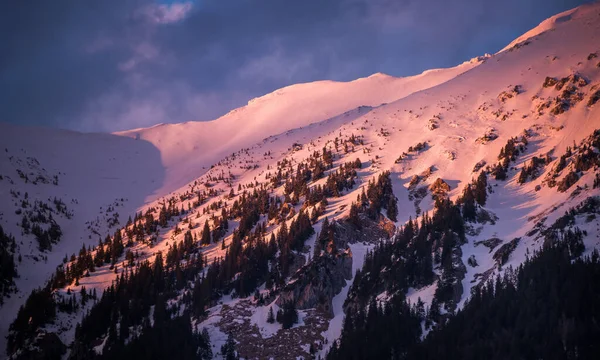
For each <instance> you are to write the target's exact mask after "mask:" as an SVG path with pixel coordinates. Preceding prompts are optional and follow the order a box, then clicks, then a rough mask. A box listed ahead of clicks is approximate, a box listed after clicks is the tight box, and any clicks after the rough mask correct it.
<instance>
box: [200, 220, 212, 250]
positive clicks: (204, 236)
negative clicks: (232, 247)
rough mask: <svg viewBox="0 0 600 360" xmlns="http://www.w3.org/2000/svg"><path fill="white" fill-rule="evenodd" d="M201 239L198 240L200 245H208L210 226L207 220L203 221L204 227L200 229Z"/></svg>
mask: <svg viewBox="0 0 600 360" xmlns="http://www.w3.org/2000/svg"><path fill="white" fill-rule="evenodd" d="M201 239H202V240H200V244H202V245H210V227H209V226H208V220H206V221H205V222H204V229H203V230H202V238H201Z"/></svg>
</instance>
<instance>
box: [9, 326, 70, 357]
mask: <svg viewBox="0 0 600 360" xmlns="http://www.w3.org/2000/svg"><path fill="white" fill-rule="evenodd" d="M66 351H67V347H66V346H65V344H63V342H62V341H61V340H60V338H59V337H58V335H56V334H55V333H52V332H50V333H49V332H45V331H39V332H38V334H37V335H36V338H35V340H34V341H33V344H32V345H31V346H29V347H27V348H26V349H24V350H22V351H21V352H19V353H18V354H17V355H16V356H15V357H13V359H16V360H21V359H22V360H25V359H27V360H60V359H62V356H63V355H64V353H65V352H66Z"/></svg>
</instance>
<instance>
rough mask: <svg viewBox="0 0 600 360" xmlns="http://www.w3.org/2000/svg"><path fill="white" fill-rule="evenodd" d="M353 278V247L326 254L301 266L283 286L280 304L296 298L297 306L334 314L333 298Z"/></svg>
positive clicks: (294, 301)
mask: <svg viewBox="0 0 600 360" xmlns="http://www.w3.org/2000/svg"><path fill="white" fill-rule="evenodd" d="M350 279H352V251H351V250H350V249H347V250H346V251H343V252H339V253H337V254H335V255H329V254H325V255H322V256H319V257H318V258H316V259H314V260H313V261H312V262H310V263H309V264H308V265H306V266H304V267H303V268H301V269H300V270H299V271H298V272H297V273H296V274H295V275H294V276H293V277H292V279H291V280H290V281H289V282H288V284H287V285H286V286H285V287H284V288H283V289H282V291H281V293H280V295H279V298H278V299H277V302H276V303H277V305H279V306H283V304H285V303H289V302H293V303H294V304H295V306H296V308H297V309H300V310H302V309H311V308H316V309H317V310H321V311H323V312H324V313H326V314H328V315H330V316H333V305H332V300H333V297H334V296H335V295H337V294H338V293H339V292H340V291H341V290H342V288H343V287H344V286H346V282H347V280H350Z"/></svg>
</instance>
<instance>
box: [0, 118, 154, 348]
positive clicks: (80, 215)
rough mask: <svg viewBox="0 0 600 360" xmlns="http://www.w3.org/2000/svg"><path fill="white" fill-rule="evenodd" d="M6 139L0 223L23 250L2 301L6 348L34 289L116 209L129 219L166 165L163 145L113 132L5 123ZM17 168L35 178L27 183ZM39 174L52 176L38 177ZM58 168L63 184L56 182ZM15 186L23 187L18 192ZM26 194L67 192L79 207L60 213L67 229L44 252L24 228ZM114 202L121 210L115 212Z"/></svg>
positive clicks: (44, 196) (0, 329)
mask: <svg viewBox="0 0 600 360" xmlns="http://www.w3.org/2000/svg"><path fill="white" fill-rule="evenodd" d="M0 144H1V145H0V149H1V151H0V175H1V176H2V180H0V199H2V201H1V202H0V224H1V225H2V227H3V228H4V230H5V231H6V232H7V233H11V234H13V235H14V236H15V237H16V240H17V245H18V249H17V256H18V255H21V257H22V261H21V263H18V273H19V278H18V279H16V285H17V287H18V289H19V292H18V293H17V294H14V295H12V296H11V297H10V298H7V299H5V304H4V305H3V306H1V307H0V334H2V336H1V337H0V348H2V349H4V348H5V343H4V342H5V338H4V335H5V334H6V331H7V329H8V325H9V324H10V322H11V321H12V319H13V317H14V316H16V312H17V310H18V309H19V306H21V304H22V303H23V301H24V300H25V299H26V298H27V296H28V295H29V293H30V292H31V290H32V289H34V288H36V287H39V286H42V285H43V284H44V283H45V281H46V280H47V279H48V277H49V276H50V275H51V274H52V273H53V272H54V270H55V268H56V265H58V264H59V263H61V261H62V258H63V257H64V256H65V255H66V254H69V255H70V254H72V253H75V252H78V251H79V249H81V246H82V245H83V244H84V243H85V244H87V245H92V246H93V245H95V244H97V243H98V238H99V237H100V236H101V237H104V236H106V235H107V234H108V231H109V230H110V229H109V227H108V224H107V220H108V219H109V218H112V217H113V216H114V214H115V213H119V215H120V216H119V219H120V222H121V225H123V224H124V223H125V222H126V221H127V217H128V216H129V215H131V214H133V213H134V212H135V211H136V210H137V209H138V208H139V207H141V206H142V205H144V204H145V203H146V201H147V199H149V198H150V197H152V195H153V194H154V193H155V191H156V190H157V189H158V188H159V187H161V186H162V183H163V180H164V175H165V172H164V169H163V168H162V165H161V162H160V154H159V152H158V150H157V149H156V148H155V147H154V146H152V145H151V144H150V143H148V142H145V141H136V140H132V139H129V138H124V137H120V136H115V135H110V134H82V133H77V132H71V131H63V130H51V129H43V128H33V127H31V128H24V127H17V126H13V125H9V124H0ZM17 170H20V171H22V172H23V173H24V174H25V175H27V176H28V178H29V180H28V181H27V182H25V181H24V179H22V178H21V177H20V176H19V175H18V173H17ZM38 175H42V176H45V177H47V178H48V179H50V182H49V183H47V184H46V183H43V182H42V181H37V184H34V183H33V181H34V179H35V178H36V177H37V176H38ZM54 175H56V176H57V179H58V182H57V183H58V184H57V185H54V184H53V183H52V180H53V176H54ZM11 191H13V192H15V193H19V194H20V195H19V196H18V198H15V197H14V196H13V195H12V194H11ZM25 193H27V194H28V202H29V203H30V204H31V203H33V202H34V201H35V200H40V201H44V202H45V203H48V204H50V205H52V201H51V200H50V199H54V198H55V197H56V198H58V199H61V200H62V201H63V202H64V203H65V205H66V206H67V208H68V209H69V211H71V212H72V213H73V216H72V218H71V219H67V218H65V217H60V216H54V217H55V219H56V220H57V222H58V223H59V225H60V226H61V228H62V231H63V233H64V234H63V236H62V240H61V241H60V242H59V243H58V244H56V245H54V246H53V249H52V251H50V252H45V253H40V252H39V251H38V249H37V242H36V240H35V238H34V236H33V235H31V234H29V235H23V234H22V229H21V228H20V226H19V224H20V221H21V215H17V214H16V213H15V211H17V210H19V209H20V210H24V209H23V208H22V201H23V199H24V196H25ZM121 199H122V200H121ZM115 204H118V206H116V205H115ZM111 205H112V207H113V208H114V209H115V211H113V212H110V214H109V213H107V212H106V210H107V209H108V208H109V207H110V206H111ZM25 210H26V209H25ZM88 225H92V226H91V227H90V228H88ZM92 230H95V231H96V232H97V233H94V232H93V231H92ZM113 231H114V230H113Z"/></svg>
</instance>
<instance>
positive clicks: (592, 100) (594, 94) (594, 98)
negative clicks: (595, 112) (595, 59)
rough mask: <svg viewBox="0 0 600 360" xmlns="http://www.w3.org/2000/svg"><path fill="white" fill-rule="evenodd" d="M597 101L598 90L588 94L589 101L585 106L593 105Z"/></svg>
mask: <svg viewBox="0 0 600 360" xmlns="http://www.w3.org/2000/svg"><path fill="white" fill-rule="evenodd" d="M598 64H599V65H600V63H598ZM598 100H600V89H598V90H596V91H594V92H592V93H591V94H590V99H589V100H588V102H587V106H593V105H595V104H596V103H597V102H598Z"/></svg>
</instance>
